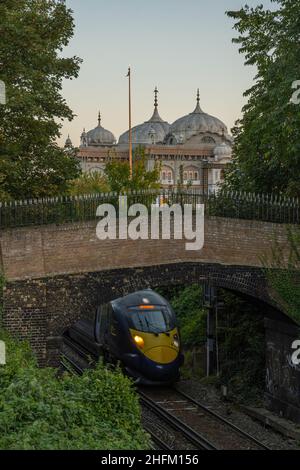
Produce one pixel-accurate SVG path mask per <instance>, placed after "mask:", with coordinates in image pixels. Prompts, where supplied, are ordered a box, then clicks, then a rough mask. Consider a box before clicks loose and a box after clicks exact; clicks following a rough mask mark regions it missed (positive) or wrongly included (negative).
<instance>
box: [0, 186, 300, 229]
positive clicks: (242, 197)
mask: <svg viewBox="0 0 300 470" xmlns="http://www.w3.org/2000/svg"><path fill="white" fill-rule="evenodd" d="M126 195H127V197H128V207H129V206H130V205H132V204H135V203H139V204H144V205H146V206H147V207H148V208H150V207H151V205H152V204H156V205H157V204H160V205H162V204H168V205H172V204H181V205H184V204H192V205H193V207H196V204H205V212H206V215H207V216H217V217H226V218H233V219H246V220H259V221H266V222H274V223H278V224H300V201H299V200H298V199H290V198H286V197H281V196H275V195H263V194H261V195H260V194H253V193H243V192H230V191H219V192H215V193H212V194H209V195H205V194H203V192H202V191H201V190H197V189H165V190H163V189H157V190H144V191H132V192H129V193H127V194H126ZM101 204H112V205H114V206H115V207H116V209H117V208H118V204H119V195H118V194H117V193H103V194H101V193H99V194H89V195H84V196H73V197H71V196H70V197H67V196H66V197H55V198H44V199H28V200H24V201H13V202H2V203H1V202H0V229H7V228H16V227H26V226H32V225H48V224H65V223H72V222H82V221H93V220H96V219H97V216H96V211H97V207H98V206H99V205H101Z"/></svg>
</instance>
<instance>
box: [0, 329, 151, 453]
mask: <svg viewBox="0 0 300 470" xmlns="http://www.w3.org/2000/svg"><path fill="white" fill-rule="evenodd" d="M0 339H3V340H5V342H6V347H7V365H6V366H1V367H0V449H5V450H15V449H18V450H19V449H20V450H53V449H55V450H77V449H78V450H117V449H120V450H128V449H133V450H135V449H145V448H148V446H149V441H148V437H147V436H146V435H145V433H144V432H143V430H142V428H141V420H140V408H139V403H138V398H137V395H136V394H135V393H134V390H133V388H132V387H131V383H130V381H129V379H127V378H126V377H124V376H123V374H122V373H121V371H120V370H115V371H113V372H112V371H109V370H107V369H105V368H104V367H103V366H102V365H99V367H98V368H97V369H96V370H89V371H87V372H85V373H84V375H83V376H82V377H78V376H71V375H69V374H65V375H64V376H63V377H62V378H58V377H57V375H56V374H57V373H56V371H55V370H54V369H49V368H48V369H38V368H37V367H36V364H35V360H34V358H33V356H32V353H31V352H30V348H29V347H28V346H27V345H26V344H24V343H19V342H16V341H13V340H12V339H11V338H10V337H9V336H8V335H7V334H5V333H3V332H2V333H1V334H0Z"/></svg>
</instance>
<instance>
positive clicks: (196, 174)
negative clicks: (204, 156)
mask: <svg viewBox="0 0 300 470" xmlns="http://www.w3.org/2000/svg"><path fill="white" fill-rule="evenodd" d="M194 180H195V181H198V180H199V173H198V171H195V173H194Z"/></svg>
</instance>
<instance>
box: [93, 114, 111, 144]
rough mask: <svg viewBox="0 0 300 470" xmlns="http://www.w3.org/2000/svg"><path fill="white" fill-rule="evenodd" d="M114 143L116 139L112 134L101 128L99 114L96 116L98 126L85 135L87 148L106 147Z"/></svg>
mask: <svg viewBox="0 0 300 470" xmlns="http://www.w3.org/2000/svg"><path fill="white" fill-rule="evenodd" d="M115 143H116V138H115V136H114V135H113V133H112V132H110V131H108V130H106V129H104V127H102V126H101V114H100V112H99V114H98V126H97V127H95V129H93V130H92V131H89V132H88V133H87V144H88V146H94V147H101V146H103V147H108V146H112V145H114V144H115Z"/></svg>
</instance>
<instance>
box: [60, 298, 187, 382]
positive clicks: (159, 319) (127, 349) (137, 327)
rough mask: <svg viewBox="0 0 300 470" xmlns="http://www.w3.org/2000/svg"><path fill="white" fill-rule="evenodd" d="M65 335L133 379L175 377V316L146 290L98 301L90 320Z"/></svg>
mask: <svg viewBox="0 0 300 470" xmlns="http://www.w3.org/2000/svg"><path fill="white" fill-rule="evenodd" d="M65 334H66V335H67V337H68V338H69V341H70V340H71V341H73V342H74V343H75V344H77V345H79V346H80V347H81V348H83V349H84V350H85V351H87V353H89V354H91V356H92V357H93V358H95V360H96V361H97V360H100V358H101V357H102V358H103V360H104V362H105V363H106V362H107V363H112V364H113V363H120V364H121V366H122V367H123V369H124V371H125V373H126V374H127V375H129V376H130V377H131V378H133V379H134V382H135V383H136V384H141V385H167V384H172V383H174V382H176V381H177V380H178V379H179V376H180V367H181V366H182V365H183V362H184V357H183V353H182V346H181V340H180V331H179V327H178V322H177V319H176V315H175V312H174V310H173V309H172V307H171V305H170V304H169V302H168V301H167V300H166V299H164V298H163V297H162V296H161V295H159V294H158V293H156V292H154V291H153V290H151V289H146V290H142V291H139V292H135V293H132V294H129V295H126V296H124V297H121V298H119V299H116V300H113V301H111V302H109V303H107V304H104V305H101V306H99V307H98V308H97V311H96V314H95V318H94V320H92V321H89V320H80V321H79V322H77V323H76V324H74V325H73V326H72V327H71V328H70V329H69V330H68V331H67V332H66V333H65Z"/></svg>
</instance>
